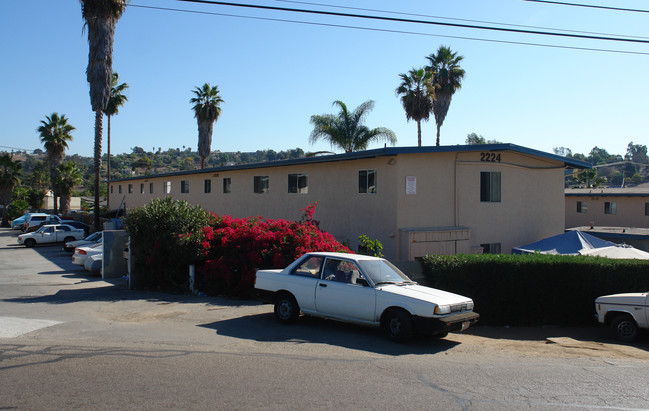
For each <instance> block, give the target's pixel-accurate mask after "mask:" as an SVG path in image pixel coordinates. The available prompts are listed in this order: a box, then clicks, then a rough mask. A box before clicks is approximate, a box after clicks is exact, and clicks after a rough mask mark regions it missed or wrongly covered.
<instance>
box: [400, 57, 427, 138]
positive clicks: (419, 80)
mask: <svg viewBox="0 0 649 411" xmlns="http://www.w3.org/2000/svg"><path fill="white" fill-rule="evenodd" d="M432 76H433V75H432V73H430V72H429V71H426V70H425V69H423V68H420V69H414V68H413V69H411V70H410V71H408V73H407V74H403V73H401V74H399V77H401V84H400V85H399V87H397V90H396V93H397V95H398V96H399V95H400V96H401V104H402V105H403V109H404V110H405V111H406V119H407V120H410V119H413V120H415V121H416V122H417V145H418V146H419V147H421V120H426V121H428V118H429V117H430V112H431V111H432V109H433V99H432V96H430V95H429V94H428V92H429V91H433V88H432V87H430V82H431V79H432Z"/></svg>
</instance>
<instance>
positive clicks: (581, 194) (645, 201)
mask: <svg viewBox="0 0 649 411" xmlns="http://www.w3.org/2000/svg"><path fill="white" fill-rule="evenodd" d="M565 197H566V200H565V203H566V228H572V227H580V226H589V227H590V226H600V227H601V226H604V227H638V228H648V227H649V188H646V187H645V188H634V187H632V188H579V189H566V190H565Z"/></svg>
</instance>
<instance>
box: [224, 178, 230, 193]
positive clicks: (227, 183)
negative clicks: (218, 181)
mask: <svg viewBox="0 0 649 411" xmlns="http://www.w3.org/2000/svg"><path fill="white" fill-rule="evenodd" d="M231 189H232V180H231V179H230V177H227V178H224V179H223V192H224V193H225V194H227V193H230V192H232V191H231Z"/></svg>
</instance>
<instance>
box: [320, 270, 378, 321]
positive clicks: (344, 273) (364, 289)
mask: <svg viewBox="0 0 649 411" xmlns="http://www.w3.org/2000/svg"><path fill="white" fill-rule="evenodd" d="M359 278H362V274H361V271H360V270H359V269H358V267H357V266H356V264H355V263H354V262H352V261H349V260H343V259H337V258H327V260H326V262H325V266H324V269H323V273H322V278H321V279H320V280H319V281H318V285H317V286H316V290H315V303H316V308H317V310H318V313H319V314H320V315H322V316H325V317H332V318H340V319H345V320H351V321H359V322H373V321H374V318H375V309H376V290H375V289H374V288H373V287H370V286H369V285H367V282H366V281H365V282H364V281H357V280H358V279H359Z"/></svg>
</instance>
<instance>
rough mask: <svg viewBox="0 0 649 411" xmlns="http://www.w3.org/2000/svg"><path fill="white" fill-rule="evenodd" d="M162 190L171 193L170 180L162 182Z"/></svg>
mask: <svg viewBox="0 0 649 411" xmlns="http://www.w3.org/2000/svg"><path fill="white" fill-rule="evenodd" d="M162 192H163V193H165V194H171V181H165V182H164V183H162Z"/></svg>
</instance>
